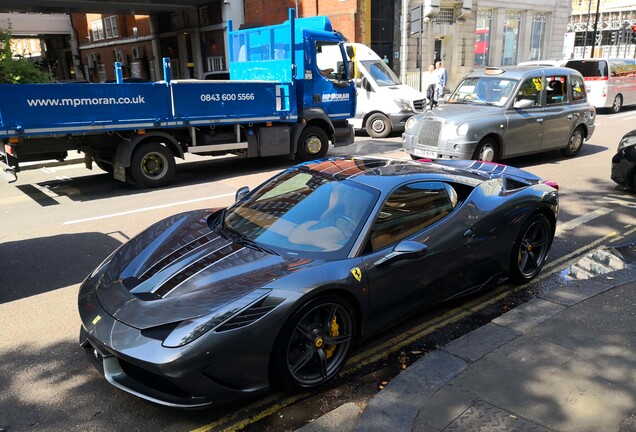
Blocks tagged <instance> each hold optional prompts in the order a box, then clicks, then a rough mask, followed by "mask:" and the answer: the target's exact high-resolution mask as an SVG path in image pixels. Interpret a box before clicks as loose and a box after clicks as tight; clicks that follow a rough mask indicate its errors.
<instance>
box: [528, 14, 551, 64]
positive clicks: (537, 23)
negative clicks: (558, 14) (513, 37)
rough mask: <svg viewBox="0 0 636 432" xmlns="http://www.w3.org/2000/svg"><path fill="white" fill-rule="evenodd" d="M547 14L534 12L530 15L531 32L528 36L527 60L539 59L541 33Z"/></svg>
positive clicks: (541, 42)
mask: <svg viewBox="0 0 636 432" xmlns="http://www.w3.org/2000/svg"><path fill="white" fill-rule="evenodd" d="M547 16H548V14H545V13H535V14H534V16H533V17H532V34H531V36H530V58H529V60H540V59H541V57H542V55H543V34H544V33H545V23H546V21H547Z"/></svg>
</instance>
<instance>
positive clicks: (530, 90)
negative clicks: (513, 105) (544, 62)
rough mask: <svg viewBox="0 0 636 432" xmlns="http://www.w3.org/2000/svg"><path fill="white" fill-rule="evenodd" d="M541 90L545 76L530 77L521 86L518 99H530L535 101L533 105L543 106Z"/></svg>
mask: <svg viewBox="0 0 636 432" xmlns="http://www.w3.org/2000/svg"><path fill="white" fill-rule="evenodd" d="M541 90H543V78H541V77H536V78H528V79H526V80H525V81H524V82H523V83H522V84H521V87H519V90H518V91H517V99H516V100H518V101H520V100H523V99H528V100H531V101H532V102H533V106H541Z"/></svg>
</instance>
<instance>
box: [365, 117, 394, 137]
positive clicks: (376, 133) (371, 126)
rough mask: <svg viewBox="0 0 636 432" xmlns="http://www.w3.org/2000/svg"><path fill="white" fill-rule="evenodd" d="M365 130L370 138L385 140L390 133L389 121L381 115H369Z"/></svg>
mask: <svg viewBox="0 0 636 432" xmlns="http://www.w3.org/2000/svg"><path fill="white" fill-rule="evenodd" d="M365 129H366V130H367V133H368V134H369V136H370V137H372V138H386V137H387V136H388V135H389V134H390V133H391V120H389V118H388V117H387V116H385V115H384V114H382V113H375V114H371V115H370V116H369V118H368V119H367V124H366V127H365Z"/></svg>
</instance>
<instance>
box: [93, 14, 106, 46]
mask: <svg viewBox="0 0 636 432" xmlns="http://www.w3.org/2000/svg"><path fill="white" fill-rule="evenodd" d="M91 33H92V38H93V41H99V40H102V39H104V23H103V22H102V20H100V19H99V20H95V21H92V22H91Z"/></svg>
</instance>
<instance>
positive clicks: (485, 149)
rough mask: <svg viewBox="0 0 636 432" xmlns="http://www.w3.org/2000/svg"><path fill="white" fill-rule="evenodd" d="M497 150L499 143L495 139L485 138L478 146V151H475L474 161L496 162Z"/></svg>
mask: <svg viewBox="0 0 636 432" xmlns="http://www.w3.org/2000/svg"><path fill="white" fill-rule="evenodd" d="M497 148H498V146H497V142H496V141H495V140H494V139H492V138H484V139H483V140H481V142H480V143H479V145H478V146H477V150H475V153H474V154H473V159H474V160H480V161H484V162H496V161H497Z"/></svg>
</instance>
